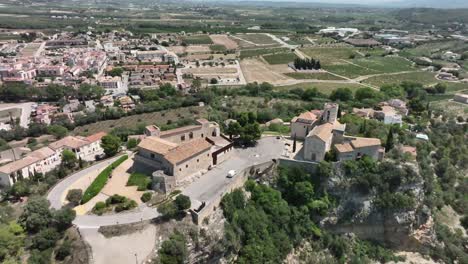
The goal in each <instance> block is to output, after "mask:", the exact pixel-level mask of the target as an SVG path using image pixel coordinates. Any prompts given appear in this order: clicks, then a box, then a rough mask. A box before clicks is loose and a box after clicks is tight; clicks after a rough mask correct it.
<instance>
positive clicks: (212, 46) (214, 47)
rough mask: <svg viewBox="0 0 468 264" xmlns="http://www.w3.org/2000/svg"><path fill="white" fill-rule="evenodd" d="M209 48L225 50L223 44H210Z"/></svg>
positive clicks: (215, 50)
mask: <svg viewBox="0 0 468 264" xmlns="http://www.w3.org/2000/svg"><path fill="white" fill-rule="evenodd" d="M210 50H211V51H214V52H220V51H225V50H226V47H225V46H223V45H217V44H215V45H210Z"/></svg>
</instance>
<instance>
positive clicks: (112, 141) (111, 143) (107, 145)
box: [101, 135, 122, 157]
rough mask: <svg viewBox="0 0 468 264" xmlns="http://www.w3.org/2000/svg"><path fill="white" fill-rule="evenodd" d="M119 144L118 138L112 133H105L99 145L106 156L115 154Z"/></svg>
mask: <svg viewBox="0 0 468 264" xmlns="http://www.w3.org/2000/svg"><path fill="white" fill-rule="evenodd" d="M121 144H122V142H121V141H120V138H118V137H116V136H113V135H105V136H104V137H102V139H101V147H102V148H103V149H104V153H106V155H107V156H108V157H112V156H115V155H116V154H117V153H118V152H119V149H120V145H121Z"/></svg>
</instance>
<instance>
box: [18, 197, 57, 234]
mask: <svg viewBox="0 0 468 264" xmlns="http://www.w3.org/2000/svg"><path fill="white" fill-rule="evenodd" d="M51 221H52V213H51V212H50V211H49V202H48V201H47V200H46V199H45V198H43V197H39V196H33V197H30V198H29V200H28V203H27V204H26V206H25V207H24V210H23V213H22V214H21V216H20V217H19V223H20V224H21V226H23V227H24V228H25V229H26V230H27V231H28V232H32V233H35V232H37V231H39V230H41V229H44V228H46V227H47V226H49V224H50V223H51Z"/></svg>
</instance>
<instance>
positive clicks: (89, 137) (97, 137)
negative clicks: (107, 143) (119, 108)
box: [86, 132, 107, 143]
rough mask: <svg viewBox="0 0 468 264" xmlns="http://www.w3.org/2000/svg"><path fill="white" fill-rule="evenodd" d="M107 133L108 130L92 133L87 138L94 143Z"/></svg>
mask: <svg viewBox="0 0 468 264" xmlns="http://www.w3.org/2000/svg"><path fill="white" fill-rule="evenodd" d="M105 135H107V133H106V132H99V133H96V134H94V135H90V136H88V137H86V140H87V141H89V142H91V143H93V142H96V141H98V140H101V138H103V137H104V136H105Z"/></svg>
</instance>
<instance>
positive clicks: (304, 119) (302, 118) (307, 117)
mask: <svg viewBox="0 0 468 264" xmlns="http://www.w3.org/2000/svg"><path fill="white" fill-rule="evenodd" d="M317 119H318V116H317V115H316V114H314V113H312V112H311V111H307V112H304V113H302V114H300V115H299V116H296V117H294V118H293V120H292V122H301V123H312V122H314V121H315V120H317Z"/></svg>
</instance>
